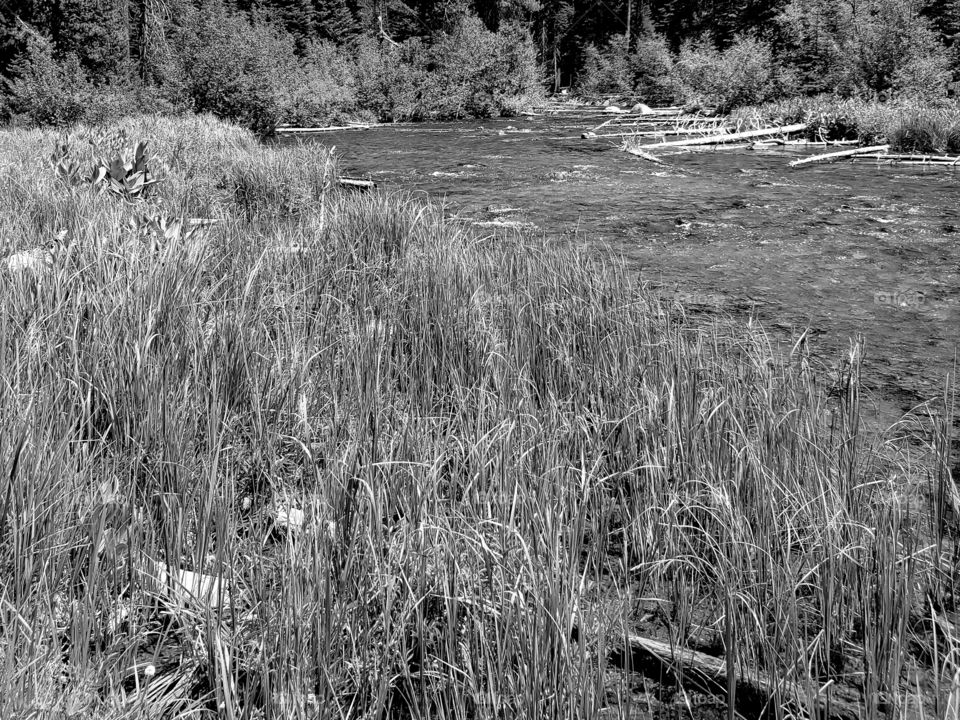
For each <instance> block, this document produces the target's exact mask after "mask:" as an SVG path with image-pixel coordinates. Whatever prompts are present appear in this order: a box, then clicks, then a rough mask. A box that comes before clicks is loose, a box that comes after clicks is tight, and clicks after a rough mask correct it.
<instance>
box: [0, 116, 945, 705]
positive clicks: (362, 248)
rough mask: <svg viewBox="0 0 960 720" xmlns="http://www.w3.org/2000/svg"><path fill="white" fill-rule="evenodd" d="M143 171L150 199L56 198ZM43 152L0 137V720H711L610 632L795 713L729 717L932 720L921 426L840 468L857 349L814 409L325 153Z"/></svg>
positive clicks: (535, 249) (710, 347)
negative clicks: (713, 663) (678, 652)
mask: <svg viewBox="0 0 960 720" xmlns="http://www.w3.org/2000/svg"><path fill="white" fill-rule="evenodd" d="M144 139H145V140H149V141H150V143H151V144H150V146H149V148H148V154H153V153H155V154H156V155H157V158H150V157H148V158H147V160H146V164H147V169H148V171H149V173H148V174H145V175H144V176H142V179H145V180H154V179H155V180H159V182H157V183H156V184H152V185H147V186H146V189H145V190H141V189H140V188H141V185H138V184H137V182H136V179H135V178H134V177H133V174H134V171H135V170H136V168H131V172H129V173H127V174H126V175H124V177H123V178H122V179H123V183H119V186H113V185H110V182H109V181H108V180H101V181H100V182H97V183H96V184H94V185H91V184H90V183H89V182H88V181H87V180H86V179H85V177H86V176H88V175H89V170H90V168H92V167H93V166H94V165H96V164H97V162H98V159H99V158H103V159H107V160H108V162H107V163H105V165H107V166H108V167H109V169H110V173H109V176H110V178H111V179H113V178H114V176H115V175H117V176H119V175H121V174H122V173H121V169H119V168H117V169H116V170H115V171H114V168H115V167H116V166H115V165H114V164H111V163H110V162H109V160H110V159H111V158H113V157H114V156H116V155H117V154H119V153H120V152H121V151H122V149H123V148H129V147H132V146H133V145H134V144H135V143H136V142H137V141H138V140H144ZM61 142H62V138H59V137H58V136H57V135H55V134H53V133H44V132H40V131H33V132H13V133H2V134H0V197H2V198H3V202H2V203H0V207H2V208H3V209H2V211H0V243H3V247H0V253H2V254H7V255H10V254H11V253H16V252H22V251H34V252H32V254H31V255H30V256H29V257H30V258H34V259H35V260H36V262H32V261H27V260H26V259H25V258H26V257H27V256H24V255H15V256H14V257H17V258H20V260H21V262H20V264H21V266H22V268H21V269H11V268H10V265H11V263H10V262H9V259H8V262H7V263H6V267H3V268H2V269H0V273H2V275H0V368H2V369H3V370H2V381H3V382H2V384H0V648H2V650H0V661H2V662H0V717H4V718H8V717H14V718H19V717H35V716H37V714H39V713H42V712H46V713H48V716H51V717H61V716H66V715H69V716H72V717H97V718H120V717H124V718H126V717H130V718H140V717H143V718H158V717H194V718H200V717H217V716H219V717H224V718H241V717H264V718H305V717H310V718H314V717H337V718H341V717H369V718H375V717H397V718H401V717H455V718H493V717H540V718H593V717H618V716H620V717H645V716H646V714H647V713H649V712H651V710H657V711H658V712H660V713H661V714H663V713H665V712H668V713H670V712H679V711H680V710H681V709H683V711H684V712H686V711H687V709H689V708H692V712H693V713H694V715H693V716H694V717H707V716H711V717H716V716H717V713H718V712H721V711H722V708H723V707H724V704H725V702H726V695H725V692H726V688H719V689H718V688H707V689H706V691H707V694H702V693H701V694H698V695H695V696H693V697H694V699H693V700H691V696H692V695H691V694H692V693H693V692H694V691H695V690H702V688H697V687H696V682H695V680H696V676H695V674H691V673H690V672H688V673H687V674H686V681H685V684H684V685H682V686H681V685H678V684H677V683H676V682H674V681H673V680H671V673H670V672H668V671H667V670H666V669H665V668H659V669H651V668H650V667H649V662H648V661H649V660H650V659H649V658H644V657H640V656H637V657H636V658H635V659H636V667H634V668H633V669H631V668H629V667H626V668H625V666H629V665H630V663H629V662H627V659H628V658H630V657H631V653H630V652H628V650H629V643H628V640H627V638H628V636H629V635H631V634H633V635H643V636H646V637H649V638H654V639H659V640H663V641H667V642H669V643H672V644H674V645H676V646H680V647H690V648H697V649H699V650H702V651H705V652H709V653H711V654H714V655H717V656H719V657H721V658H724V659H725V660H726V662H727V666H728V667H729V668H731V669H733V670H734V671H735V672H736V673H737V674H739V675H740V676H741V677H744V676H746V675H747V674H748V673H749V672H751V671H756V672H757V673H760V674H762V675H763V676H764V677H767V678H770V679H771V680H772V681H773V682H775V683H778V684H780V685H781V687H783V688H787V690H784V691H783V693H781V694H780V695H779V696H776V697H773V698H765V697H763V696H762V695H758V693H755V692H747V691H746V690H745V689H744V687H743V686H741V690H740V692H739V693H738V694H737V695H736V699H735V705H736V707H737V711H738V712H739V713H740V714H741V715H743V716H745V717H758V716H760V715H761V714H762V713H763V712H764V711H766V712H767V713H768V714H770V715H771V716H773V715H777V714H778V713H781V712H782V713H787V712H794V711H797V712H799V713H801V714H802V713H806V712H808V711H809V710H810V709H811V708H814V707H816V706H817V705H818V703H819V700H818V698H817V692H818V690H820V688H823V687H826V688H827V689H826V690H825V691H824V693H823V695H824V696H827V695H828V694H829V695H831V696H832V698H833V699H835V700H838V701H839V700H844V701H847V702H851V703H854V704H856V705H857V706H858V707H860V708H862V710H863V713H864V716H865V717H881V713H882V712H883V711H885V710H890V709H893V710H898V711H903V712H907V711H909V712H917V711H918V710H919V709H922V710H923V712H925V713H927V716H930V717H933V716H942V715H943V713H944V711H945V709H946V707H947V705H946V703H947V701H948V697H949V696H950V694H951V691H953V692H954V693H956V692H960V691H958V690H957V683H956V682H955V677H956V674H957V672H958V668H960V665H958V662H960V655H958V652H960V644H958V643H960V631H957V630H955V629H954V626H953V624H952V622H953V621H952V619H953V618H954V617H955V614H954V613H955V588H954V584H955V581H956V577H955V574H954V572H953V566H952V564H951V562H952V557H953V554H952V553H953V552H954V539H955V533H956V521H957V515H956V511H957V510H958V509H960V508H958V507H957V504H956V493H955V490H954V486H953V483H952V481H951V479H950V475H949V469H948V457H949V448H950V442H951V439H950V437H949V428H950V426H951V425H950V419H949V413H942V414H941V415H940V416H939V417H940V419H938V420H930V419H929V418H926V417H925V418H921V417H919V416H918V417H911V418H907V419H905V420H904V421H903V422H902V423H901V424H900V425H898V426H897V427H896V428H893V429H891V431H890V432H889V433H888V434H887V435H885V436H883V437H870V436H868V435H867V434H866V433H865V432H864V431H863V429H862V425H861V408H860V378H859V361H860V357H861V352H862V348H861V347H860V346H859V345H856V344H855V345H853V346H852V347H851V351H850V354H849V356H848V357H847V358H845V359H844V360H843V362H842V363H841V365H840V367H839V369H838V370H837V371H836V372H835V373H834V374H833V375H830V374H822V373H818V372H816V371H815V368H812V367H811V363H810V360H809V357H808V356H807V353H806V349H805V348H806V345H805V343H804V341H803V340H802V339H801V340H800V341H798V342H797V344H796V345H795V346H794V347H792V348H791V347H786V348H778V347H776V346H775V344H774V343H773V342H772V341H771V340H770V339H769V338H768V337H766V336H765V335H764V333H763V332H762V330H760V329H759V328H757V327H756V326H749V327H744V326H739V325H736V324H733V323H729V322H724V321H717V322H716V323H713V324H711V325H707V326H704V325H703V323H702V322H696V323H694V322H688V320H687V318H686V317H685V315H684V311H683V309H682V308H680V307H676V306H662V305H660V304H659V303H657V302H656V301H655V300H654V299H653V298H652V297H650V296H648V295H647V294H646V293H645V292H644V291H643V289H642V288H637V287H634V285H633V283H632V282H631V281H630V280H629V278H628V276H627V273H626V272H625V271H624V269H623V268H622V267H620V265H619V264H618V263H617V262H616V261H615V260H614V259H613V258H609V257H605V256H603V255H602V254H601V255H599V256H598V254H597V253H595V252H587V251H586V250H578V249H576V248H569V247H564V248H560V247H552V246H548V245H546V244H544V243H543V242H540V241H538V240H535V239H532V238H526V237H515V238H490V237H479V236H477V235H476V234H475V233H474V232H473V231H468V230H465V229H463V228H462V227H460V226H458V225H454V224H452V223H450V222H448V221H445V220H444V219H443V217H442V213H441V212H440V211H439V210H438V208H436V207H434V206H432V205H425V204H423V203H421V202H419V201H414V200H412V199H410V198H409V197H406V196H404V195H402V194H397V193H384V194H380V193H374V194H370V195H352V194H347V193H344V192H342V191H341V190H340V189H339V187H338V186H337V184H336V183H335V182H334V179H335V177H336V162H335V159H334V158H331V157H330V156H329V154H328V153H327V152H326V151H325V150H323V149H322V148H319V147H318V146H316V145H312V146H304V147H293V148H270V147H262V146H260V145H258V144H257V143H256V142H255V141H254V138H253V136H252V135H250V134H248V133H247V132H245V131H241V130H238V129H236V128H233V127H230V126H226V125H223V124H221V123H219V122H216V121H213V120H211V119H208V118H190V119H185V120H179V121H171V120H151V119H147V120H138V121H132V120H131V121H127V122H125V123H124V124H122V125H118V126H115V127H113V128H110V129H109V130H106V131H104V130H91V129H83V128H80V129H77V130H75V131H73V132H72V134H71V136H70V137H69V138H67V146H68V147H67V149H66V150H64V149H62V145H61V149H59V150H57V151H56V153H55V156H54V160H55V162H50V163H48V162H38V161H37V158H40V157H48V156H50V155H51V153H52V152H53V151H54V148H55V147H56V146H57V145H58V144H60V143H61ZM58 168H59V169H58ZM95 177H99V176H95ZM111 187H112V188H113V189H110V188H111ZM179 218H210V219H216V220H218V221H219V222H217V223H216V224H213V225H197V226H196V227H195V228H194V229H193V230H188V229H186V228H187V225H177V222H176V221H177V219H179ZM48 246H49V247H48ZM37 248H44V249H49V255H47V254H45V253H44V252H36V249H37ZM13 264H14V265H16V263H13ZM185 573H191V574H185ZM641 666H642V668H641ZM638 669H644V670H645V671H646V672H647V673H648V677H647V678H646V679H644V678H643V677H641V676H640V674H639V673H638ZM788 690H789V692H788ZM697 698H699V700H698V699H697ZM711 703H713V704H711ZM717 708H720V710H717ZM709 712H713V713H714V714H713V715H708V714H707V713H709Z"/></svg>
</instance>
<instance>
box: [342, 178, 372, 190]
mask: <svg viewBox="0 0 960 720" xmlns="http://www.w3.org/2000/svg"><path fill="white" fill-rule="evenodd" d="M337 183H338V184H339V185H340V187H345V188H351V189H353V190H373V189H374V188H376V187H377V184H376V183H375V182H374V181H373V180H359V179H357V178H337Z"/></svg>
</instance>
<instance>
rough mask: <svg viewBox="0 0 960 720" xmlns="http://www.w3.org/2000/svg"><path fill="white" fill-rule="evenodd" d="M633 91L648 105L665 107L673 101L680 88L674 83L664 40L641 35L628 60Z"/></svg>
mask: <svg viewBox="0 0 960 720" xmlns="http://www.w3.org/2000/svg"><path fill="white" fill-rule="evenodd" d="M630 64H631V67H632V68H633V75H634V90H635V91H636V92H637V93H639V94H640V96H641V97H642V98H643V99H644V101H645V102H646V103H647V104H648V105H669V104H670V103H674V102H676V101H677V98H678V96H679V92H680V88H679V87H678V84H677V80H676V69H675V67H674V64H675V61H674V57H673V54H672V53H671V52H670V49H669V48H668V47H667V39H666V38H665V37H664V36H663V35H660V34H652V35H643V36H641V37H640V39H639V40H638V41H637V48H636V50H634V52H633V54H632V55H631V56H630Z"/></svg>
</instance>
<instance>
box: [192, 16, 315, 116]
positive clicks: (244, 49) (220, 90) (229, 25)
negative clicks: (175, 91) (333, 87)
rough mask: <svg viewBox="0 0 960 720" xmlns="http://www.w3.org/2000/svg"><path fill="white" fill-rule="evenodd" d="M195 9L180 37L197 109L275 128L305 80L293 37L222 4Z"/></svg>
mask: <svg viewBox="0 0 960 720" xmlns="http://www.w3.org/2000/svg"><path fill="white" fill-rule="evenodd" d="M192 12H193V13H196V16H195V17H194V18H192V19H190V18H188V19H187V21H186V22H185V23H184V25H183V26H182V27H181V30H180V37H179V41H180V43H181V45H182V47H183V49H184V68H185V70H186V74H187V81H186V82H187V88H188V91H189V93H190V96H191V97H192V99H193V103H194V107H195V109H196V110H198V111H201V112H202V111H209V112H212V113H214V114H215V115H217V116H219V117H223V118H229V119H232V120H235V121H237V122H239V123H241V124H243V125H246V126H247V127H250V128H252V129H253V130H255V131H257V132H269V131H271V130H272V129H273V128H275V127H276V126H277V125H278V124H279V123H280V122H281V121H282V120H283V118H284V116H285V114H286V112H287V106H288V105H289V104H290V103H292V102H293V101H292V93H291V88H294V87H298V86H299V85H300V84H301V82H300V81H301V79H302V78H303V74H302V69H301V67H300V64H299V62H298V60H297V57H296V54H295V48H294V41H293V39H292V37H291V36H289V35H287V34H284V33H282V32H281V31H279V30H277V29H276V28H274V27H273V26H271V25H269V24H267V23H265V22H262V21H253V20H251V19H249V18H248V17H247V16H246V15H243V14H239V13H234V12H231V11H229V10H228V9H227V8H226V7H225V6H224V5H222V4H220V3H219V2H216V3H211V4H208V5H204V7H203V8H202V9H201V10H199V11H192ZM193 28H196V30H195V31H194V30H193Z"/></svg>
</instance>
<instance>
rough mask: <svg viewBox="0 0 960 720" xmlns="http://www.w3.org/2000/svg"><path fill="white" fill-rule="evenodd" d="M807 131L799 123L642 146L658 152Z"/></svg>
mask: <svg viewBox="0 0 960 720" xmlns="http://www.w3.org/2000/svg"><path fill="white" fill-rule="evenodd" d="M806 129H807V123H797V124H795V125H783V126H780V127H774V128H763V129H761V130H747V131H745V132H738V133H724V134H722V135H708V136H707V137H702V138H693V139H691V140H674V141H672V142H665V143H653V144H650V145H641V146H640V149H641V150H656V149H658V148H662V147H687V146H688V145H720V144H723V143H728V142H736V141H737V140H746V139H748V138H755V137H765V136H767V135H780V134H783V135H786V134H787V133H792V132H800V131H801V130H806Z"/></svg>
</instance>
